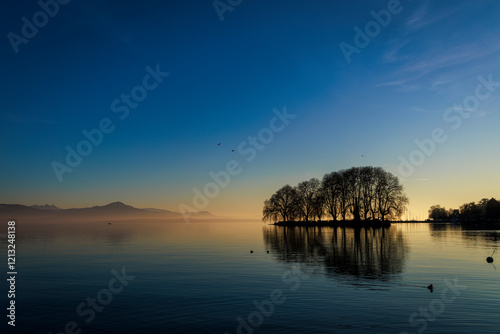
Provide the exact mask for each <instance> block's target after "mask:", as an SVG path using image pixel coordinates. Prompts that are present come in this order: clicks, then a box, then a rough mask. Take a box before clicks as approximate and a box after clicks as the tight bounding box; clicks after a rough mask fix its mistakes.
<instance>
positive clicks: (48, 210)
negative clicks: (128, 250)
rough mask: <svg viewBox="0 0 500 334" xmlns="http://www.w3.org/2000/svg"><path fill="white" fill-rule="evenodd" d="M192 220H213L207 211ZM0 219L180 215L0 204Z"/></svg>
mask: <svg viewBox="0 0 500 334" xmlns="http://www.w3.org/2000/svg"><path fill="white" fill-rule="evenodd" d="M191 216H192V217H193V218H214V217H215V216H214V215H212V214H211V213H209V212H208V211H200V212H193V213H191ZM0 217H6V218H7V219H19V218H23V217H26V218H54V219H55V218H76V217H80V218H82V219H102V220H106V219H138V218H144V219H174V218H176V219H179V218H182V214H181V213H179V212H174V211H169V210H163V209H154V208H147V209H138V208H134V207H133V206H131V205H127V204H124V203H122V202H113V203H109V204H107V205H103V206H93V207H89V208H72V209H61V208H58V207H56V206H55V205H53V204H52V205H49V204H45V205H31V206H26V205H21V204H0Z"/></svg>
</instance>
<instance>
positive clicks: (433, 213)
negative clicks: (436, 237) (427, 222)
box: [429, 205, 453, 220]
mask: <svg viewBox="0 0 500 334" xmlns="http://www.w3.org/2000/svg"><path fill="white" fill-rule="evenodd" d="M452 213H453V212H452ZM448 216H449V214H448V211H446V208H444V207H441V206H440V205H433V206H431V208H430V209H429V218H431V219H433V220H440V219H446V218H448Z"/></svg>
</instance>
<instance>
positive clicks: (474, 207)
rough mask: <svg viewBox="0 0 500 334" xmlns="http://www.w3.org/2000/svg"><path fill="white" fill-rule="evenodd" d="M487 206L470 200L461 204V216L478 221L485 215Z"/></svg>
mask: <svg viewBox="0 0 500 334" xmlns="http://www.w3.org/2000/svg"><path fill="white" fill-rule="evenodd" d="M485 212H486V208H484V207H482V206H481V205H478V204H476V203H475V202H470V203H466V204H463V205H462V206H460V218H461V219H462V220H465V221H477V220H481V218H482V217H484V214H485Z"/></svg>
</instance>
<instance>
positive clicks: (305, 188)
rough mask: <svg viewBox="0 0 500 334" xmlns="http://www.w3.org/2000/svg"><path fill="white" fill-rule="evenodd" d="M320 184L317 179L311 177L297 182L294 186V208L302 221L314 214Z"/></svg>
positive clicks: (307, 219)
mask: <svg viewBox="0 0 500 334" xmlns="http://www.w3.org/2000/svg"><path fill="white" fill-rule="evenodd" d="M320 185H321V183H320V182H319V180H318V179H316V178H312V179H310V180H309V181H304V182H301V183H299V185H298V186H297V187H295V209H296V210H297V213H298V214H299V216H300V217H301V219H302V220H304V221H306V222H307V221H309V218H311V217H313V216H314V215H315V207H316V201H317V197H318V196H319V194H320Z"/></svg>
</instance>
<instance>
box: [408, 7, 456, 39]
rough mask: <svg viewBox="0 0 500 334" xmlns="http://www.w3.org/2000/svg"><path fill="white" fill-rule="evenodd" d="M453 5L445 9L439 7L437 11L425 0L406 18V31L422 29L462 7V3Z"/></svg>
mask: <svg viewBox="0 0 500 334" xmlns="http://www.w3.org/2000/svg"><path fill="white" fill-rule="evenodd" d="M453 5H454V6H455V7H451V8H448V9H447V10H443V9H440V10H439V11H437V10H432V9H431V8H430V5H429V2H428V1H425V2H424V3H423V4H422V5H421V7H420V8H419V9H417V10H415V11H414V12H413V13H412V15H410V17H409V18H408V19H407V21H406V27H407V29H408V33H413V32H416V31H419V30H421V29H424V28H426V27H428V26H430V25H432V24H434V23H438V22H441V21H443V20H445V19H446V18H447V17H449V16H450V15H452V14H453V13H455V12H457V11H458V10H460V9H461V8H463V7H464V5H458V6H457V5H455V4H453Z"/></svg>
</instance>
